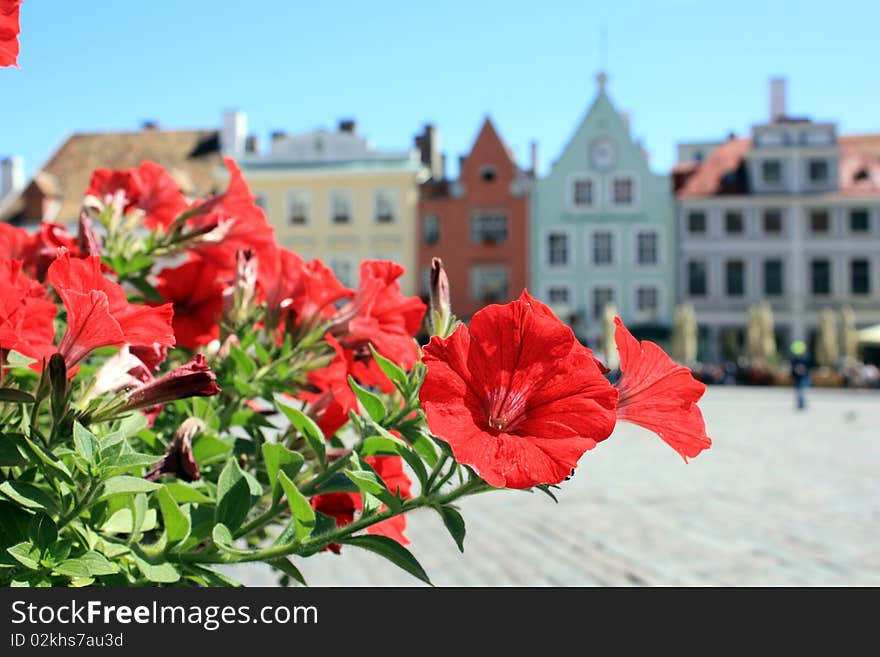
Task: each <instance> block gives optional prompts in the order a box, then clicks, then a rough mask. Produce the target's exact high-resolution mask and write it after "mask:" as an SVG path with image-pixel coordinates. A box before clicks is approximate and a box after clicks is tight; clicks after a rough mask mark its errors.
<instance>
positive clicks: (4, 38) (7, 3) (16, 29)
mask: <svg viewBox="0 0 880 657" xmlns="http://www.w3.org/2000/svg"><path fill="white" fill-rule="evenodd" d="M20 10H21V0H0V66H14V67H15V68H18V49H19V46H18V35H19V33H20V32H21V25H20V24H19V13H20Z"/></svg>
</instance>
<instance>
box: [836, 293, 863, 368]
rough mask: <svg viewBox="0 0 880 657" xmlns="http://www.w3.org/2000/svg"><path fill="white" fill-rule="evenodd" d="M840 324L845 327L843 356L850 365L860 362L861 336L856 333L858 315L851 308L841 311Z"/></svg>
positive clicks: (845, 307) (843, 330)
mask: <svg viewBox="0 0 880 657" xmlns="http://www.w3.org/2000/svg"><path fill="white" fill-rule="evenodd" d="M840 324H841V326H842V327H843V328H842V332H843V340H842V342H843V356H844V358H846V360H847V361H848V362H850V363H855V362H857V361H858V360H859V335H858V331H856V314H855V312H854V311H853V309H852V308H851V307H850V306H844V307H843V308H841V309H840Z"/></svg>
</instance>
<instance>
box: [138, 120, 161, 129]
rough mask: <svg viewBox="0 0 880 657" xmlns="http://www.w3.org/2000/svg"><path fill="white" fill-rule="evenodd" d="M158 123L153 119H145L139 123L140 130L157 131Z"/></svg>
mask: <svg viewBox="0 0 880 657" xmlns="http://www.w3.org/2000/svg"><path fill="white" fill-rule="evenodd" d="M158 129H159V122H158V121H154V120H153V119H145V120H143V121H141V130H158Z"/></svg>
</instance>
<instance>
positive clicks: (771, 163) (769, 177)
mask: <svg viewBox="0 0 880 657" xmlns="http://www.w3.org/2000/svg"><path fill="white" fill-rule="evenodd" d="M761 178H762V179H763V180H764V182H765V183H769V184H771V185H775V184H778V183H780V182H782V162H780V161H779V160H764V161H763V162H761Z"/></svg>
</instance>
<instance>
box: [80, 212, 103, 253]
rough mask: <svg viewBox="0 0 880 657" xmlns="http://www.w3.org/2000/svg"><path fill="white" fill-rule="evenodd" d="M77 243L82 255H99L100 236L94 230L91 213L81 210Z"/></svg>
mask: <svg viewBox="0 0 880 657" xmlns="http://www.w3.org/2000/svg"><path fill="white" fill-rule="evenodd" d="M77 245H78V246H79V252H80V255H81V256H82V257H86V256H90V255H96V256H99V255H101V236H100V235H98V233H97V231H96V230H95V222H94V221H92V217H91V215H89V213H88V212H87V211H85V210H83V211H82V212H81V213H80V215H79V236H78V237H77Z"/></svg>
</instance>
